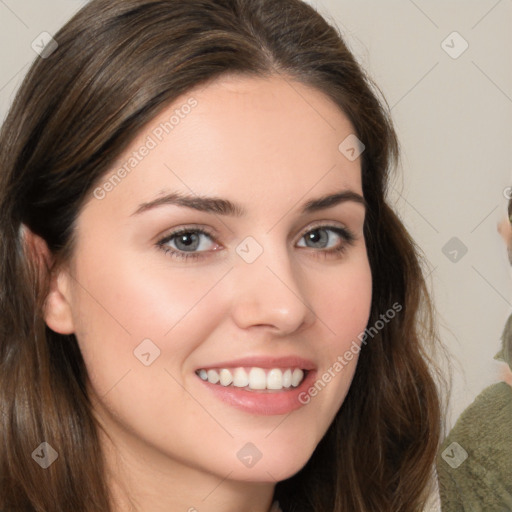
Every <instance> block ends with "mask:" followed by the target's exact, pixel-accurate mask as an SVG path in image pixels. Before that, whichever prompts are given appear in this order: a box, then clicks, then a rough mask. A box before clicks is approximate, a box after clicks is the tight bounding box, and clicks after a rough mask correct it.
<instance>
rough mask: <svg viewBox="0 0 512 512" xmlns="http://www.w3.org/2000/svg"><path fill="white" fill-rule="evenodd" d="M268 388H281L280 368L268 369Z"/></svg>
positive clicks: (281, 375) (281, 376)
mask: <svg viewBox="0 0 512 512" xmlns="http://www.w3.org/2000/svg"><path fill="white" fill-rule="evenodd" d="M267 388H268V389H283V372H282V371H281V370H270V371H269V372H268V375H267Z"/></svg>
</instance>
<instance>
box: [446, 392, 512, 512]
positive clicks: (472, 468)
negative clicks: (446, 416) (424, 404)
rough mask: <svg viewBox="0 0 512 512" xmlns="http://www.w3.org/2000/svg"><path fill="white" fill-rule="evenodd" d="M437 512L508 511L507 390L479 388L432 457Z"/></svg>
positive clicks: (511, 481)
mask: <svg viewBox="0 0 512 512" xmlns="http://www.w3.org/2000/svg"><path fill="white" fill-rule="evenodd" d="M437 473H438V478H439V491H440V497H441V506H442V512H512V388H511V387H510V386H509V385H508V384H507V383H505V382H500V383H498V384H493V385H492V386H489V387H488V388H486V389H484V391H482V393H480V395H478V397H477V398H476V399H475V401H474V402H473V403H472V404H471V405H470V406H469V407H468V408H467V409H466V410H465V411H464V412H463V413H462V414H461V416H460V417H459V419H458V420H457V422H456V424H455V426H454V427H453V429H452V431H451V432H450V435H449V436H448V437H447V439H446V440H445V442H444V443H443V445H442V448H441V450H440V452H439V455H438V458H437Z"/></svg>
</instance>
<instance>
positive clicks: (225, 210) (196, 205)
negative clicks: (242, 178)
mask: <svg viewBox="0 0 512 512" xmlns="http://www.w3.org/2000/svg"><path fill="white" fill-rule="evenodd" d="M349 201H351V202H355V203H358V204H361V205H363V206H364V207H365V208H367V203H366V201H365V199H364V197H363V196H362V195H360V194H358V193H357V192H353V191H352V190H341V191H339V192H335V193H334V194H329V195H325V196H322V197H319V198H317V199H311V200H310V201H307V202H306V203H305V204H304V205H303V207H302V211H301V213H302V214H305V213H313V212H316V211H319V210H325V209H327V208H332V207H334V206H337V205H338V204H342V203H346V202H349ZM164 205H175V206H182V207H185V208H192V209H194V210H198V211H200V212H206V213H212V214H216V215H226V216H231V217H243V216H245V215H246V214H247V212H246V210H245V209H244V208H243V207H242V206H241V205H239V204H236V203H233V202H232V201H229V200H227V199H221V198H219V197H204V196H191V195H187V194H183V193H180V192H172V193H170V194H166V195H164V196H162V197H158V198H156V199H154V200H153V201H149V202H147V203H142V204H141V205H139V207H138V208H137V209H136V210H135V212H133V214H132V215H139V214H141V213H143V212H146V211H148V210H152V209H154V208H158V207H160V206H164Z"/></svg>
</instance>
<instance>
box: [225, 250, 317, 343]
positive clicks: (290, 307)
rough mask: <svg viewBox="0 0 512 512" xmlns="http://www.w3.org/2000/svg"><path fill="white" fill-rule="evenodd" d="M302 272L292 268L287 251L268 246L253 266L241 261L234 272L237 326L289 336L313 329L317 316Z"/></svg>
mask: <svg viewBox="0 0 512 512" xmlns="http://www.w3.org/2000/svg"><path fill="white" fill-rule="evenodd" d="M299 270H300V269H298V268H293V263H292V262H291V261H290V257H289V255H288V251H287V250H286V248H285V247H283V248H282V249H279V250H278V249H274V250H271V249H270V247H268V246H267V247H266V248H265V250H263V253H262V254H261V255H260V256H259V257H258V258H257V260H256V261H254V262H252V263H248V262H247V261H245V260H244V259H243V258H239V259H238V260H237V262H236V263H235V269H234V270H233V272H232V283H233V287H234V292H233V295H232V297H233V303H232V317H233V320H234V322H235V323H236V324H237V326H238V327H240V328H241V329H248V328H253V327H260V328H262V327H264V328H268V329H270V330H272V331H274V332H275V333H276V334H278V335H279V334H282V335H286V334H291V333H293V332H296V331H298V330H302V329H304V328H306V327H307V326H309V325H311V324H312V323H313V322H314V320H315V318H316V315H315V313H314V311H313V308H312V307H311V305H310V304H309V303H308V296H307V295H308V294H307V289H306V282H305V279H304V276H301V275H300V272H299Z"/></svg>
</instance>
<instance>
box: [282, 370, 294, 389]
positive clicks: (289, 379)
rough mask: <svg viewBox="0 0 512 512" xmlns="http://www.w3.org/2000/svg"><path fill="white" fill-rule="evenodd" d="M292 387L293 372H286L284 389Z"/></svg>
mask: <svg viewBox="0 0 512 512" xmlns="http://www.w3.org/2000/svg"><path fill="white" fill-rule="evenodd" d="M291 385H292V371H291V370H289V369H288V370H286V371H285V372H284V373H283V388H289V387H290V386H291Z"/></svg>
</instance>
